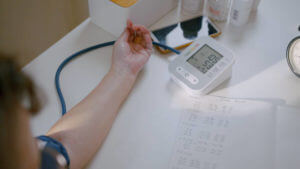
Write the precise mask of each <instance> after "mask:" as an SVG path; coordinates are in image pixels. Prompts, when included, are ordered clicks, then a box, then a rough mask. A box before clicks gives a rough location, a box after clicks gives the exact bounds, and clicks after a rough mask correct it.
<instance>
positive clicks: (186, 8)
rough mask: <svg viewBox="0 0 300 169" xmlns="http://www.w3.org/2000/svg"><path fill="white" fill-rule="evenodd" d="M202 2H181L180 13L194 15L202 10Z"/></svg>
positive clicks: (188, 0)
mask: <svg viewBox="0 0 300 169" xmlns="http://www.w3.org/2000/svg"><path fill="white" fill-rule="evenodd" d="M203 5H204V0H182V11H183V12H184V13H189V14H196V13H200V12H202V10H203Z"/></svg>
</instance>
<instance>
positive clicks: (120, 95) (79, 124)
mask: <svg viewBox="0 0 300 169" xmlns="http://www.w3.org/2000/svg"><path fill="white" fill-rule="evenodd" d="M135 79H136V76H135V75H131V74H128V73H124V72H116V71H113V70H111V71H110V72H109V73H108V74H107V75H106V76H105V77H104V79H103V80H102V81H101V83H100V84H99V85H98V86H97V87H96V88H95V89H94V90H93V91H92V92H91V93H90V94H89V95H88V96H87V97H86V98H85V99H84V100H83V101H81V102H80V103H79V104H77V105H76V106H75V107H74V108H72V109H71V110H70V111H69V112H68V113H67V114H66V115H64V116H63V117H62V118H61V119H60V120H59V121H58V122H57V123H56V124H55V125H54V126H53V127H52V129H50V131H49V132H48V134H47V135H49V136H51V137H53V138H55V139H57V140H59V141H60V142H61V143H62V144H63V145H64V146H65V147H66V149H67V151H68V153H69V156H70V160H71V166H70V167H71V168H72V169H75V168H76V169H77V168H82V167H84V166H85V165H86V164H87V162H88V161H89V160H90V159H91V158H92V157H93V155H94V154H95V153H96V151H97V150H98V149H99V148H100V146H101V144H102V143H103V141H104V139H105V138H106V136H107V134H108V132H109V130H110V128H111V126H112V124H113V121H114V120H115V118H116V115H117V113H118V111H119V108H120V107H121V105H122V103H123V102H124V100H125V99H126V97H127V96H128V94H129V93H130V91H131V89H132V87H133V84H134V82H135Z"/></svg>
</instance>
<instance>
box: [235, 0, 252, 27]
mask: <svg viewBox="0 0 300 169" xmlns="http://www.w3.org/2000/svg"><path fill="white" fill-rule="evenodd" d="M252 4H253V0H233V3H232V7H231V13H230V23H231V24H232V25H234V26H243V25H245V24H246V23H247V22H248V20H249V16H250V12H251V9H252Z"/></svg>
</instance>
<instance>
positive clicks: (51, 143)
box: [37, 136, 70, 166]
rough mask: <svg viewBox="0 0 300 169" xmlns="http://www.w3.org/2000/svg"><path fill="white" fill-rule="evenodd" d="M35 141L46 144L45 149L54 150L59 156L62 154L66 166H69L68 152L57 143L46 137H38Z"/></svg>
mask: <svg viewBox="0 0 300 169" xmlns="http://www.w3.org/2000/svg"><path fill="white" fill-rule="evenodd" d="M37 139H39V140H42V141H45V142H47V144H46V147H50V148H52V149H54V150H56V151H57V152H59V153H60V154H62V155H63V156H64V157H65V159H66V161H67V165H68V166H70V158H69V155H68V152H67V150H66V149H65V147H64V146H63V145H62V144H61V143H60V142H59V141H57V140H55V139H53V138H51V137H48V136H39V137H37Z"/></svg>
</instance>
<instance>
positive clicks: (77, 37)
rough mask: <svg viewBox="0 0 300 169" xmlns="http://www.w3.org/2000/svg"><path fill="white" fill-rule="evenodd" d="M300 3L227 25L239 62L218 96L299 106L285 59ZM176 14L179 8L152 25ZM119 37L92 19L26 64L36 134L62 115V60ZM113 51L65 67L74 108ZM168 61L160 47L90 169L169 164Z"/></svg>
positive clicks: (273, 0)
mask: <svg viewBox="0 0 300 169" xmlns="http://www.w3.org/2000/svg"><path fill="white" fill-rule="evenodd" d="M299 6H300V1H299V0H288V1H282V0H263V1H262V2H261V4H260V6H259V9H258V11H257V13H256V16H254V15H252V16H251V19H250V22H249V24H248V25H247V27H246V28H245V29H244V30H243V31H242V33H235V32H233V31H232V29H228V28H224V31H223V34H222V35H221V36H220V37H219V38H218V39H217V40H218V41H219V42H220V43H222V44H223V45H225V46H227V47H228V48H230V49H232V50H233V51H234V53H235V55H236V63H235V65H234V67H233V74H232V78H231V79H230V80H229V81H227V82H225V83H223V84H222V85H221V86H220V87H218V88H217V89H215V90H214V91H213V92H212V93H211V95H217V96H224V97H231V98H250V99H266V100H273V101H276V102H277V101H278V102H280V103H286V104H288V105H293V106H300V85H299V84H300V79H299V78H297V77H296V76H295V75H293V74H292V72H291V71H290V70H289V67H288V65H287V63H286V59H285V56H286V48H287V45H288V43H289V41H290V40H291V39H292V38H294V37H295V36H297V35H299V34H300V33H299V32H298V30H297V29H298V26H299V24H300V23H299V21H300V12H299ZM175 20H176V10H174V11H172V12H170V13H169V14H168V15H166V16H165V17H163V18H162V19H161V20H160V21H158V22H157V23H156V24H155V25H153V26H152V29H154V28H158V27H162V26H164V25H167V24H170V23H172V22H174V21H175ZM222 25H224V24H222ZM115 39H116V37H113V36H112V35H110V34H109V33H107V32H105V31H104V30H102V29H101V28H99V27H97V26H96V25H94V24H93V23H91V21H90V19H87V20H86V21H84V22H83V23H82V24H81V25H79V26H78V27H77V28H75V29H74V30H73V31H72V32H70V33H69V34H68V35H66V36H65V37H64V38H62V39H61V40H60V41H58V42H57V43H55V44H54V45H53V46H51V47H50V48H49V49H47V50H46V51H45V52H44V53H42V54H41V55H40V56H38V57H37V58H36V59H35V60H33V61H32V62H31V63H30V64H28V65H27V66H26V67H25V68H24V71H25V72H27V73H28V74H30V75H31V76H32V77H33V79H34V81H35V82H36V84H37V86H38V88H40V90H41V93H42V95H43V96H42V98H44V100H43V101H44V103H45V104H44V108H43V110H42V112H41V113H40V114H39V115H38V116H36V117H35V118H33V119H32V129H33V133H34V135H40V134H44V133H45V132H46V131H47V130H48V129H49V128H50V127H51V125H53V124H54V123H55V121H57V119H59V118H60V116H61V113H60V111H61V109H60V104H59V102H58V97H57V94H56V90H55V86H54V76H55V72H56V69H57V67H58V65H59V64H60V63H61V62H62V61H63V60H64V59H65V58H66V57H68V56H69V55H71V54H72V53H74V52H76V51H78V50H80V49H83V48H86V47H89V46H91V45H95V44H98V43H102V42H106V41H111V40H115ZM111 54H112V48H111V47H106V48H103V49H99V50H96V51H93V52H90V53H88V54H86V55H84V56H82V57H80V58H78V59H76V60H74V61H73V62H72V63H71V64H69V65H68V66H67V67H66V68H65V69H64V71H63V73H62V77H61V87H62V91H63V94H64V96H65V99H66V103H67V109H70V108H71V107H72V106H74V105H75V104H77V103H78V102H80V101H81V100H82V99H83V98H84V97H85V96H86V95H87V94H88V93H89V92H90V91H91V90H92V89H93V88H94V87H95V86H96V85H97V84H98V83H99V82H100V81H101V79H102V78H103V76H104V75H105V74H106V72H107V71H108V69H109V67H110V63H111ZM169 58H171V56H170V57H169ZM168 63H169V59H168V58H167V56H163V55H160V54H159V53H158V52H155V53H154V54H153V55H152V57H151V59H150V60H149V62H148V64H147V66H146V67H145V69H144V71H143V73H142V74H141V76H140V78H139V80H138V81H137V83H136V85H135V87H134V90H133V92H132V93H131V95H130V96H129V98H128V99H127V101H126V103H125V104H124V105H123V107H122V109H121V111H120V114H119V116H118V117H117V119H116V121H115V123H114V126H113V128H112V130H111V132H110V134H109V136H108V138H107V140H106V142H105V144H104V145H103V147H102V148H101V150H100V151H99V153H98V154H97V156H96V157H95V159H94V160H93V161H92V163H91V165H90V166H89V168H105V169H119V168H123V169H125V168H126V169H129V168H130V169H140V168H143V169H153V168H155V169H163V168H164V169H165V168H167V165H168V160H166V159H169V157H170V153H171V150H172V143H171V142H170V141H172V139H173V138H174V135H175V132H176V126H177V124H178V119H179V115H180V112H179V111H177V109H175V108H174V107H173V106H172V102H173V99H174V90H181V89H180V88H178V87H176V86H175V85H174V84H173V82H172V81H171V80H170V76H169V74H168V69H167V66H168ZM111 104H113V103H111ZM162 146H163V148H162Z"/></svg>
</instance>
